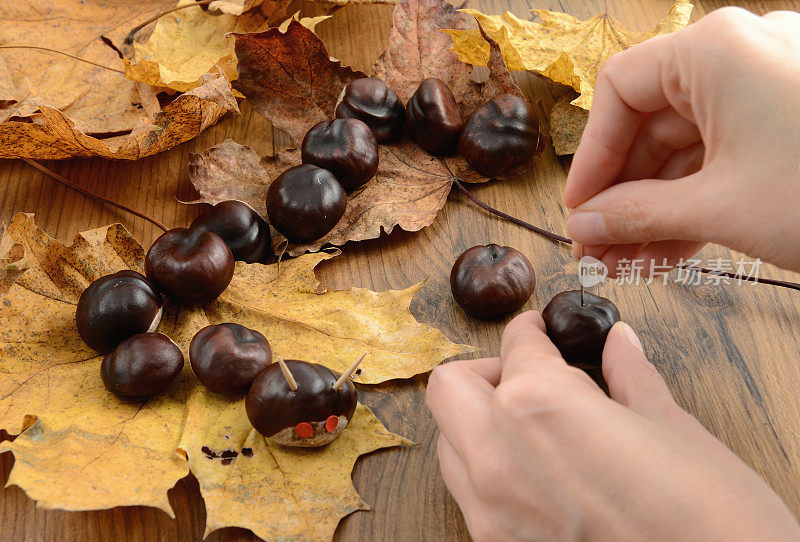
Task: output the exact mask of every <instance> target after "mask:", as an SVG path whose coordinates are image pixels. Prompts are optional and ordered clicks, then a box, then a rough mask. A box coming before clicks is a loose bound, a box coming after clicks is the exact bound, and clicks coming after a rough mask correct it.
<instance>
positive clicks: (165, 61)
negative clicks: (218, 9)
mask: <svg viewBox="0 0 800 542" xmlns="http://www.w3.org/2000/svg"><path fill="white" fill-rule="evenodd" d="M193 2H194V0H181V2H180V3H179V5H181V4H191V3H193ZM288 5H289V0H278V1H270V2H263V3H261V4H260V5H259V6H258V7H255V8H254V9H250V11H247V12H246V13H245V14H244V15H239V16H238V17H237V16H234V15H220V14H219V13H213V12H209V11H206V10H203V9H201V7H200V6H197V7H194V8H186V9H182V10H179V11H176V12H174V13H170V14H168V15H165V16H164V17H162V18H161V19H159V20H158V21H157V22H156V23H155V26H154V28H153V31H152V33H151V34H150V37H149V38H147V40H146V41H144V42H143V43H134V44H133V57H132V58H131V59H126V60H125V75H126V77H128V78H129V79H132V80H134V81H140V82H143V83H146V84H148V85H151V86H154V87H166V88H170V89H172V90H176V91H179V92H185V91H187V90H190V89H192V88H195V87H196V86H197V85H198V84H199V79H200V77H201V76H202V75H203V74H206V73H210V72H213V73H224V74H225V76H226V77H227V78H228V79H229V80H233V79H236V77H237V73H236V55H235V54H234V51H233V43H234V39H233V37H232V36H229V35H228V33H230V32H261V31H263V30H266V29H268V28H269V27H271V26H275V25H276V24H277V23H279V22H281V21H284V19H286V8H287V7H288ZM327 18H328V16H321V17H304V18H302V19H301V18H299V17H298V16H297V15H295V16H294V17H290V18H289V19H286V20H285V22H284V23H283V24H285V25H287V26H288V24H289V21H291V20H292V19H296V20H298V21H299V22H300V24H302V25H304V26H306V27H307V28H309V29H310V30H312V31H313V30H314V27H315V26H316V25H317V24H319V23H320V22H322V21H324V20H325V19H327Z"/></svg>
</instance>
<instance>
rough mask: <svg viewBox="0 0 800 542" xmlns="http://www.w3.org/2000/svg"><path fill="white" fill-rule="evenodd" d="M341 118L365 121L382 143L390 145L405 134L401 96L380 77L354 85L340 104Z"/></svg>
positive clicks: (367, 79) (339, 114) (337, 107)
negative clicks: (390, 142) (389, 143)
mask: <svg viewBox="0 0 800 542" xmlns="http://www.w3.org/2000/svg"><path fill="white" fill-rule="evenodd" d="M336 118H337V119H358V120H360V121H363V122H364V123H365V124H366V125H367V126H369V129H370V130H372V133H373V134H375V139H377V140H378V143H387V142H389V141H392V140H394V139H397V138H398V137H400V135H401V134H402V133H403V125H404V124H405V118H406V111H405V107H403V102H401V101H400V98H398V97H397V94H395V92H394V91H393V90H392V89H390V88H389V87H388V86H386V83H385V82H384V81H383V80H381V79H378V78H377V77H364V78H362V79H356V80H355V81H352V82H350V83H349V84H348V85H347V86H346V87H345V88H344V90H343V91H342V95H341V96H340V98H339V102H338V104H337V105H336Z"/></svg>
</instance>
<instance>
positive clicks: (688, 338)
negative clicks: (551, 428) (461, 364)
mask: <svg viewBox="0 0 800 542" xmlns="http://www.w3.org/2000/svg"><path fill="white" fill-rule="evenodd" d="M724 4H726V2H721V1H713V0H706V1H697V2H696V8H695V13H694V19H695V20H696V19H697V18H699V17H700V16H702V15H703V14H704V13H707V12H708V11H711V10H713V9H715V8H717V7H721V6H722V5H724ZM741 4H745V5H747V7H748V8H749V9H751V10H753V11H756V12H759V13H764V12H767V11H771V10H776V9H795V10H797V9H798V8H800V2H796V1H778V0H773V1H763V2H754V1H751V2H741ZM533 5H534V4H533V2H531V1H527V0H479V1H476V2H474V4H473V7H476V8H478V9H480V10H482V11H484V12H486V13H502V12H503V11H504V10H506V9H509V10H511V11H512V12H514V13H515V14H517V15H519V16H525V14H526V13H527V11H528V9H530V8H531V7H533ZM669 5H670V2H669V1H667V0H658V1H657V0H649V1H640V2H621V1H620V2H613V1H610V2H609V11H610V12H611V13H612V14H613V15H614V16H616V17H617V18H618V19H620V20H621V21H623V22H624V23H625V24H626V25H628V26H629V27H632V28H635V29H640V30H643V29H646V28H649V27H650V26H652V25H653V24H655V23H656V22H657V21H658V20H659V19H660V18H661V17H662V16H663V14H664V13H665V12H666V11H667V9H668V8H669ZM305 7H306V8H307V12H309V13H313V12H314V10H315V9H318V7H315V6H312V5H306V6H305ZM535 7H537V8H548V9H553V10H562V11H566V12H568V13H571V14H573V15H575V16H578V17H581V18H583V17H588V16H591V15H593V14H595V13H597V12H599V11H601V10H602V9H603V1H602V0H592V1H578V0H561V1H558V0H539V1H537V2H536V3H535ZM390 15H391V7H387V6H349V7H345V8H343V9H341V10H339V11H338V12H337V13H336V16H335V17H334V18H333V19H332V20H329V21H326V22H324V23H322V24H321V25H320V26H319V27H318V32H319V35H320V36H321V37H322V38H323V40H325V42H326V44H328V46H329V49H330V52H331V54H332V55H333V56H335V57H337V58H340V59H341V60H342V61H343V62H344V63H346V64H350V65H351V66H353V67H354V68H356V69H362V70H365V69H368V68H369V66H370V65H371V64H372V62H373V61H374V59H375V58H377V56H378V55H379V54H380V52H381V50H382V48H383V45H384V44H385V41H386V39H387V37H388V31H389V25H390ZM517 80H518V82H519V83H520V85H521V86H522V87H523V89H524V90H525V92H526V93H527V94H528V95H529V96H536V97H537V98H538V99H541V100H543V101H544V102H545V106H546V107H549V104H551V103H552V101H553V95H552V92H551V89H550V88H549V87H548V86H547V85H546V84H544V83H543V82H542V81H541V80H538V79H537V78H535V77H533V76H530V75H526V74H517ZM242 111H243V116H242V118H234V117H230V118H227V119H225V120H224V121H222V122H221V123H220V124H219V125H217V126H216V127H214V128H212V129H210V130H208V131H207V132H205V133H204V134H202V135H201V136H200V137H198V138H197V139H196V140H194V141H191V142H188V143H186V144H184V145H182V146H180V147H178V148H176V149H174V150H172V151H169V152H165V153H163V154H161V155H158V156H155V157H151V158H147V159H144V160H140V161H137V162H133V163H131V162H111V161H107V160H95V159H91V160H73V161H65V162H58V163H50V164H48V165H49V167H52V168H53V169H54V170H56V171H58V172H59V173H61V174H63V175H65V176H67V177H68V178H70V179H73V180H75V181H77V182H79V183H80V184H81V185H83V186H85V187H87V188H90V189H91V190H94V191H96V192H99V193H101V194H103V195H105V196H107V197H109V198H112V199H115V200H117V201H121V202H125V203H126V204H128V205H131V206H134V207H136V208H137V209H139V210H142V211H145V212H147V213H149V214H151V215H153V216H155V217H156V218H158V219H159V220H161V221H163V222H165V223H166V224H168V225H174V226H177V225H186V224H188V223H189V222H190V220H191V219H192V218H193V216H194V215H195V213H196V212H197V210H196V209H195V208H193V207H187V206H184V205H181V204H180V203H178V200H184V201H185V200H188V199H190V197H191V196H192V193H191V187H190V185H189V182H188V178H187V176H188V175H187V153H188V152H192V151H199V150H202V149H205V148H207V147H209V146H211V145H214V144H216V143H219V142H221V141H222V140H224V139H225V138H233V139H234V140H236V141H238V142H240V143H243V144H246V145H249V146H251V147H253V148H254V149H255V150H256V151H257V152H259V153H267V152H270V151H271V150H272V149H273V148H274V146H281V145H283V144H285V138H284V137H283V136H282V135H281V134H277V133H275V132H274V131H273V130H272V129H271V127H270V126H269V124H268V123H267V122H266V121H265V120H264V119H262V118H261V117H260V116H258V115H257V114H255V113H253V111H252V110H251V109H250V108H249V107H248V106H247V105H246V104H245V105H244V107H243V108H242ZM568 167H569V159H563V158H562V159H559V158H558V157H556V156H555V155H554V154H553V153H552V151H547V152H545V154H544V155H543V156H542V157H541V158H539V159H538V161H537V163H536V165H535V167H533V168H532V169H531V171H530V172H529V173H528V174H526V175H525V176H522V177H518V178H514V179H512V180H510V181H507V182H503V183H489V184H487V185H484V186H480V187H476V188H475V189H474V191H475V193H476V194H477V195H478V196H479V197H481V198H482V199H484V200H485V201H487V202H488V203H490V204H492V205H494V206H496V207H498V208H500V209H503V210H505V211H507V212H510V213H512V214H515V215H517V216H520V217H522V218H525V219H527V220H529V221H531V222H533V223H535V224H538V225H541V226H544V227H548V228H550V229H552V230H555V231H558V232H563V228H564V226H563V224H564V218H565V212H564V208H563V206H562V204H561V192H562V190H563V185H564V181H565V178H566V171H567V169H568ZM20 211H27V212H34V213H36V216H37V223H38V224H39V225H40V226H41V227H43V228H44V229H45V230H47V231H48V232H50V233H51V234H52V235H55V236H56V237H58V238H59V239H61V240H63V241H70V240H71V239H72V238H73V237H74V235H75V233H76V232H78V231H82V230H86V229H89V228H95V227H99V226H102V225H104V224H108V223H111V222H117V221H118V222H122V223H123V224H125V225H126V226H127V227H128V228H129V229H130V230H131V231H132V232H133V234H134V235H135V236H136V237H137V238H139V239H140V240H141V241H142V242H143V244H149V243H150V242H151V241H152V240H153V239H154V238H155V237H156V235H157V233H158V231H157V230H156V229H155V228H154V227H152V226H151V225H150V224H148V223H145V222H143V221H141V220H138V219H135V218H131V217H129V216H126V215H124V214H122V213H121V212H119V211H117V210H115V209H112V208H109V207H107V206H104V205H101V204H98V203H95V202H92V201H90V200H88V199H86V198H85V197H83V196H81V195H79V194H76V193H75V192H73V191H71V190H68V189H66V188H65V187H63V186H61V185H59V184H57V183H54V182H53V181H52V180H50V179H49V178H47V177H45V176H44V175H42V174H41V173H39V172H38V171H36V170H34V169H32V168H31V167H29V166H28V165H26V164H25V163H23V162H20V161H5V162H2V163H0V220H2V221H3V222H7V221H8V220H9V219H10V218H11V216H12V215H13V214H14V213H17V212H20ZM489 241H491V242H497V243H501V244H507V245H511V246H514V247H516V248H518V249H520V250H522V251H523V252H524V253H526V254H527V255H528V257H529V258H530V259H531V261H532V262H533V264H534V267H535V268H536V271H537V274H538V277H539V280H538V287H537V292H536V294H535V296H534V298H533V299H532V300H531V301H530V302H529V304H528V307H527V308H535V309H541V308H542V307H543V306H544V305H545V304H546V303H547V301H549V299H550V298H551V297H552V296H553V295H554V294H555V293H557V292H559V291H561V290H563V289H567V288H571V287H574V286H575V282H576V281H575V279H574V273H575V263H574V262H573V261H572V260H571V258H570V255H569V253H568V251H566V250H565V249H564V248H562V247H560V246H557V245H554V244H552V243H550V242H548V241H546V240H544V239H541V238H539V237H536V236H534V235H532V234H531V233H530V232H528V231H527V230H523V229H521V228H517V227H516V226H513V225H509V224H508V223H505V222H502V221H500V220H498V219H496V218H495V217H493V216H490V215H487V214H486V213H484V212H482V211H480V210H479V209H477V208H475V207H473V206H471V205H470V203H469V202H468V201H467V200H466V199H465V198H464V197H463V196H461V195H459V194H458V193H453V194H452V195H451V198H450V201H449V202H448V203H447V205H445V207H444V209H443V210H442V212H441V213H440V215H439V216H438V217H437V219H436V221H435V222H434V223H433V225H432V226H430V227H429V228H426V229H424V230H422V231H421V232H418V233H415V234H409V233H405V232H401V231H397V232H395V233H393V234H391V235H389V236H384V237H382V238H381V239H378V240H374V241H368V242H362V243H359V244H350V245H348V246H346V247H345V249H344V254H343V255H342V256H341V257H338V258H335V259H334V260H333V261H331V262H329V263H327V264H325V265H323V266H322V268H321V269H320V271H319V276H320V278H321V280H322V281H323V283H324V284H326V285H328V286H331V287H336V288H345V287H348V286H361V287H368V288H372V289H375V290H386V289H390V288H404V287H407V286H409V285H410V284H412V283H414V282H417V281H420V280H423V279H426V278H427V282H426V284H425V287H424V288H423V289H422V290H421V292H420V293H419V295H418V296H417V298H416V299H415V301H414V303H413V304H412V310H413V312H414V314H415V316H416V317H417V318H418V319H420V320H422V321H424V322H428V323H431V324H433V325H436V326H437V327H439V328H441V329H442V330H443V331H444V332H445V333H447V335H448V336H449V337H450V338H451V339H453V340H456V341H459V342H469V343H471V344H473V345H475V346H477V347H478V348H480V351H479V353H478V355H479V356H486V355H497V354H498V351H499V338H500V333H501V331H502V329H503V325H504V323H505V322H506V321H507V320H503V321H499V322H484V321H478V320H473V319H470V318H467V317H466V316H465V315H464V313H463V312H461V311H460V310H458V309H457V307H456V306H455V305H454V303H453V301H452V298H451V296H450V292H449V287H448V275H449V271H450V265H451V263H452V262H453V261H454V259H455V258H456V256H457V255H458V254H459V253H461V252H462V251H463V250H465V249H467V248H469V247H471V246H473V245H476V244H479V243H485V242H489ZM727 254H728V252H727V251H726V250H724V249H720V248H709V249H707V250H706V251H704V253H703V255H704V256H705V257H712V256H717V255H719V256H721V255H727ZM762 274H769V275H770V276H774V277H776V278H788V279H791V274H789V273H785V272H781V271H779V270H776V269H774V268H767V269H763V270H762ZM795 280H797V279H796V278H795ZM597 293H598V294H600V295H604V296H607V297H610V298H612V299H613V300H614V301H615V302H616V303H617V305H618V306H619V307H620V308H621V310H622V313H623V317H624V319H625V320H627V321H628V322H629V323H631V325H633V327H634V328H635V329H637V330H638V331H639V333H640V334H641V337H642V339H643V343H644V346H645V350H646V351H647V353H648V354H649V356H650V358H651V359H652V360H653V363H655V365H656V367H657V368H658V369H659V371H660V372H661V373H662V374H663V375H664V377H665V378H666V380H667V382H668V384H669V386H670V388H671V389H672V391H673V393H674V394H675V397H676V398H677V400H678V401H679V403H680V404H681V405H683V406H684V407H685V408H687V409H688V410H689V411H690V412H691V413H692V414H694V415H696V416H697V417H698V418H699V419H700V421H701V422H702V423H703V424H704V425H705V426H706V427H708V428H709V429H710V430H711V431H712V432H713V433H714V434H715V435H717V436H718V437H719V438H720V439H721V440H722V441H723V442H725V443H726V444H727V445H729V446H730V447H731V448H732V449H733V450H734V451H735V452H736V453H737V454H738V455H739V456H741V457H742V458H743V459H744V460H745V461H746V462H748V463H749V464H750V465H752V466H753V467H754V468H755V469H756V470H757V471H758V472H760V473H761V474H763V475H764V477H765V478H766V479H767V480H768V482H769V483H770V484H771V485H772V487H774V488H775V489H776V491H777V492H778V493H779V494H780V495H781V496H782V497H783V498H784V499H785V500H786V502H787V503H788V505H789V506H790V508H791V509H792V510H793V511H794V512H795V514H796V515H798V516H800V484H798V483H797V480H798V479H800V470H798V469H799V468H800V467H798V465H800V441H799V440H798V436H797V430H796V428H797V426H798V422H799V421H800V403H798V401H797V397H798V395H799V394H800V363H798V360H799V359H800V326H799V325H798V323H800V322H798V320H799V318H798V313H800V296H798V293H797V292H792V291H787V290H782V289H779V288H772V287H768V286H763V285H755V286H753V285H743V286H735V285H733V286H719V287H714V286H703V287H685V286H681V285H678V284H675V283H670V284H667V285H663V284H652V285H650V286H629V285H624V286H615V285H613V284H607V285H605V286H602V287H599V288H597ZM424 387H425V378H424V377H419V378H416V379H414V380H413V381H409V382H403V383H397V384H392V385H385V386H380V387H375V388H371V389H369V390H368V391H366V392H363V393H362V400H363V401H364V402H365V403H366V404H368V405H369V406H371V407H372V408H373V409H375V411H376V412H377V414H378V415H379V417H380V418H381V419H382V420H383V421H384V422H385V424H386V425H387V427H389V428H390V429H391V430H393V431H396V432H399V433H401V434H403V435H405V436H407V437H409V438H411V439H413V440H415V441H417V442H419V443H421V445H420V446H418V447H416V448H414V449H404V450H390V451H384V452H379V453H375V454H373V455H371V456H368V457H366V458H364V459H362V460H361V461H360V462H359V463H358V465H357V467H356V470H355V474H354V480H355V484H356V487H357V488H358V490H359V492H360V493H361V495H362V496H363V497H364V499H365V500H366V502H368V503H369V504H370V505H371V506H372V508H373V510H372V511H371V512H368V513H365V512H359V513H356V514H353V515H352V516H350V517H349V518H346V519H345V520H343V521H342V523H341V524H340V526H339V529H338V530H337V538H340V539H342V540H420V539H425V540H461V539H465V540H466V539H468V538H469V536H468V533H467V531H466V528H465V526H464V523H463V520H462V518H461V515H460V513H459V511H458V508H457V506H456V505H455V503H454V502H453V500H452V499H451V498H450V497H449V494H448V493H447V490H446V488H445V487H444V484H443V483H442V480H441V478H440V476H439V473H438V468H437V463H436V452H435V442H436V434H437V433H436V426H435V424H434V423H433V421H432V420H431V417H430V414H429V413H428V411H427V409H426V407H425V403H424ZM611 437H612V438H613V436H611ZM12 464H13V459H12V457H11V455H10V454H3V456H2V458H0V481H2V482H5V481H6V480H7V478H8V473H9V471H10V469H11V467H12ZM170 501H171V503H172V505H173V507H174V509H175V513H176V519H175V520H172V519H170V518H169V517H167V516H166V515H165V514H164V513H162V512H159V511H155V510H152V509H148V508H141V507H136V508H115V509H112V510H106V511H99V512H80V513H68V512H61V511H51V510H39V509H37V508H36V507H35V503H34V502H33V501H31V500H29V499H28V498H27V497H26V496H25V495H24V493H23V492H22V491H20V490H19V489H18V488H16V487H10V488H7V489H5V490H3V491H0V540H3V541H6V540H9V541H11V540H14V541H17V540H25V541H28V540H31V541H32V540H37V541H38V540H58V541H68V540H130V541H145V540H147V541H154V540H201V539H202V535H203V529H204V521H205V510H204V507H203V502H202V499H201V497H200V493H199V489H198V484H197V482H196V480H194V478H192V477H189V478H187V479H185V480H182V481H181V482H180V483H179V484H178V485H177V486H176V487H175V488H174V489H173V490H171V491H170ZM251 539H253V536H252V535H251V534H250V532H249V531H246V530H243V529H225V530H222V531H218V532H216V533H214V534H212V535H211V536H210V537H209V540H213V541H222V540H251Z"/></svg>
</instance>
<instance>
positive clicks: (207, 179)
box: [190, 0, 522, 255]
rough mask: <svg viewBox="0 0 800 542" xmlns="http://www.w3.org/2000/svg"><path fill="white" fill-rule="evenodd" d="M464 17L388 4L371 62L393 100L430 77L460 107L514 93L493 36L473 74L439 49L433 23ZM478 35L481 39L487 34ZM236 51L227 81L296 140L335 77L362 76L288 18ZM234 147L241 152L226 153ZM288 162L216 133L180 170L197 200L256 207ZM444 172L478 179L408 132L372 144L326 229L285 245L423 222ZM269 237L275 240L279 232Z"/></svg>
mask: <svg viewBox="0 0 800 542" xmlns="http://www.w3.org/2000/svg"><path fill="white" fill-rule="evenodd" d="M474 24H475V23H474V21H472V19H471V17H469V16H467V15H466V14H463V13H459V12H458V11H456V10H455V9H454V8H453V7H452V6H450V5H449V4H447V3H446V2H442V1H439V0H404V1H402V2H400V3H398V5H397V7H395V11H394V19H393V26H392V31H391V33H390V36H389V42H388V45H387V48H386V51H385V52H384V53H383V54H382V55H381V57H380V58H379V59H378V61H377V62H376V64H375V67H374V70H373V71H374V72H375V74H376V75H378V76H380V77H382V78H384V79H385V80H386V81H388V82H389V84H390V86H392V88H393V89H394V90H395V91H396V92H397V93H398V95H399V96H400V98H401V99H403V100H407V99H408V97H410V96H411V94H412V93H413V92H414V91H415V90H416V88H417V86H419V83H420V82H421V81H422V80H423V79H425V78H427V77H432V76H437V77H440V78H442V79H444V80H445V81H447V82H448V84H449V85H450V86H451V88H452V89H453V91H454V94H455V96H456V98H457V99H458V100H459V103H460V105H461V108H462V113H463V114H464V115H465V116H466V115H469V114H470V113H472V112H473V111H474V110H475V108H477V107H478V106H479V105H480V104H482V103H483V102H485V101H487V100H489V99H490V98H492V97H494V96H495V95H497V94H499V93H501V92H506V93H511V94H516V95H518V96H522V92H521V91H520V89H519V87H517V86H516V85H515V84H514V82H513V80H512V79H511V75H510V74H509V72H508V70H507V69H506V67H505V64H504V63H503V59H502V55H501V53H500V50H499V48H498V47H497V45H496V44H494V43H493V42H492V43H490V48H491V50H492V52H493V53H492V57H491V59H490V61H489V72H490V73H489V76H488V78H487V79H486V80H485V81H481V82H479V81H476V80H474V79H472V77H471V75H472V68H471V67H469V66H467V65H465V64H463V63H462V62H460V61H459V60H458V57H457V56H456V55H455V54H453V53H452V52H451V51H449V50H448V49H449V46H450V38H449V37H448V36H447V35H446V34H444V33H443V32H441V30H442V29H444V28H446V27H448V26H453V25H455V26H457V27H463V28H469V27H470V26H471V25H474ZM487 40H489V41H490V42H491V38H488V37H487ZM297 51H300V53H299V54H298V53H297ZM236 54H237V56H238V58H239V79H238V80H237V81H236V83H235V87H236V88H237V89H238V90H239V91H241V92H242V93H243V94H244V95H245V96H246V97H247V98H248V100H250V101H251V102H252V103H253V104H254V107H255V109H256V111H258V112H259V113H260V114H262V115H263V116H264V117H266V118H267V119H269V120H270V121H271V122H272V123H273V124H274V125H275V126H276V127H277V128H279V129H280V130H283V131H285V132H287V133H288V134H289V135H290V136H291V137H292V139H293V140H294V141H296V142H297V141H300V140H302V138H303V137H304V136H305V133H306V132H307V131H308V129H309V128H311V127H312V126H314V125H315V124H316V123H318V122H320V121H322V120H325V119H328V118H332V117H333V114H334V108H335V105H336V101H337V99H338V97H339V94H340V93H341V91H342V89H343V88H344V87H345V85H347V83H349V82H350V81H352V80H354V79H356V78H358V77H364V76H365V75H364V74H362V73H360V72H355V71H353V70H351V69H350V68H348V67H345V66H342V65H341V63H340V62H338V61H336V60H333V59H331V58H330V55H329V54H328V51H327V50H326V49H325V45H324V44H323V43H322V41H321V40H320V39H319V38H318V37H317V36H315V35H314V34H313V33H312V32H310V31H309V30H307V29H305V28H303V27H302V26H301V25H299V24H297V23H292V24H290V25H289V28H288V30H287V31H286V32H285V33H282V32H280V31H278V30H277V29H272V30H270V31H268V32H264V33H257V34H243V35H236ZM237 152H241V153H242V156H241V157H238V156H236V153H237ZM298 163H299V161H298V156H297V153H296V152H294V151H290V152H287V153H284V154H282V155H278V156H276V157H273V158H265V159H260V158H259V157H258V156H256V155H255V154H254V153H253V152H252V151H251V150H250V149H247V148H245V147H241V146H237V145H236V144H235V143H233V142H225V143H223V144H222V145H219V146H218V147H214V148H213V149H209V150H208V151H206V152H204V153H202V154H200V155H195V156H193V157H192V158H191V160H190V175H191V179H192V182H193V183H194V185H195V187H196V188H197V189H198V191H199V192H200V194H201V200H199V201H201V202H208V203H215V202H218V201H221V200H224V199H243V200H245V201H247V202H248V203H250V204H251V205H252V206H253V207H255V208H256V209H259V210H260V211H261V212H262V213H263V212H264V210H265V209H264V196H265V194H266V190H267V188H268V186H269V183H270V182H271V181H272V179H274V178H275V177H276V176H277V174H279V173H281V172H282V171H283V170H284V169H286V168H288V167H290V166H293V165H296V164H298ZM231 166H233V167H231ZM454 177H458V178H460V179H461V180H463V181H467V182H483V181H486V180H487V178H486V177H482V176H481V175H478V174H477V173H475V172H474V171H472V170H471V169H470V168H469V167H468V166H467V164H466V162H464V160H463V159H462V158H460V157H459V156H450V157H447V158H444V159H442V158H436V157H433V156H431V155H429V154H427V153H426V152H425V151H423V150H422V149H420V148H419V147H418V146H417V145H416V144H414V143H412V142H410V141H401V142H398V143H393V144H391V145H386V146H383V145H382V146H380V164H379V167H378V172H377V174H376V176H375V178H374V179H372V180H371V181H370V182H369V183H367V185H365V186H364V187H363V188H361V189H359V190H358V191H356V192H354V193H352V194H351V195H350V197H349V200H348V204H347V210H346V211H345V214H344V216H343V217H342V219H341V220H340V221H339V223H338V224H337V225H336V226H335V227H334V229H333V230H332V231H331V232H330V233H328V234H327V235H326V236H325V237H323V238H322V239H319V240H318V241H316V242H314V243H311V244H309V245H302V246H295V245H291V246H289V248H288V252H289V253H290V254H293V255H297V254H302V253H303V252H305V251H309V250H310V251H314V250H319V249H320V248H321V247H322V246H324V245H327V244H332V245H336V246H341V245H343V244H344V243H346V242H347V241H360V240H364V239H374V238H376V237H378V236H379V235H380V234H381V232H382V231H385V232H390V231H392V229H394V228H395V227H396V226H399V227H400V228H402V229H404V230H406V231H417V230H420V229H422V228H424V227H425V226H428V225H430V224H431V223H432V222H433V220H434V218H435V216H436V214H437V213H438V211H439V210H440V209H441V207H442V206H443V205H444V202H445V201H446V200H447V196H448V194H449V192H450V188H451V186H452V182H453V178H454ZM274 240H275V242H276V244H280V242H281V241H282V238H281V237H276V238H275V239H274Z"/></svg>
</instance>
